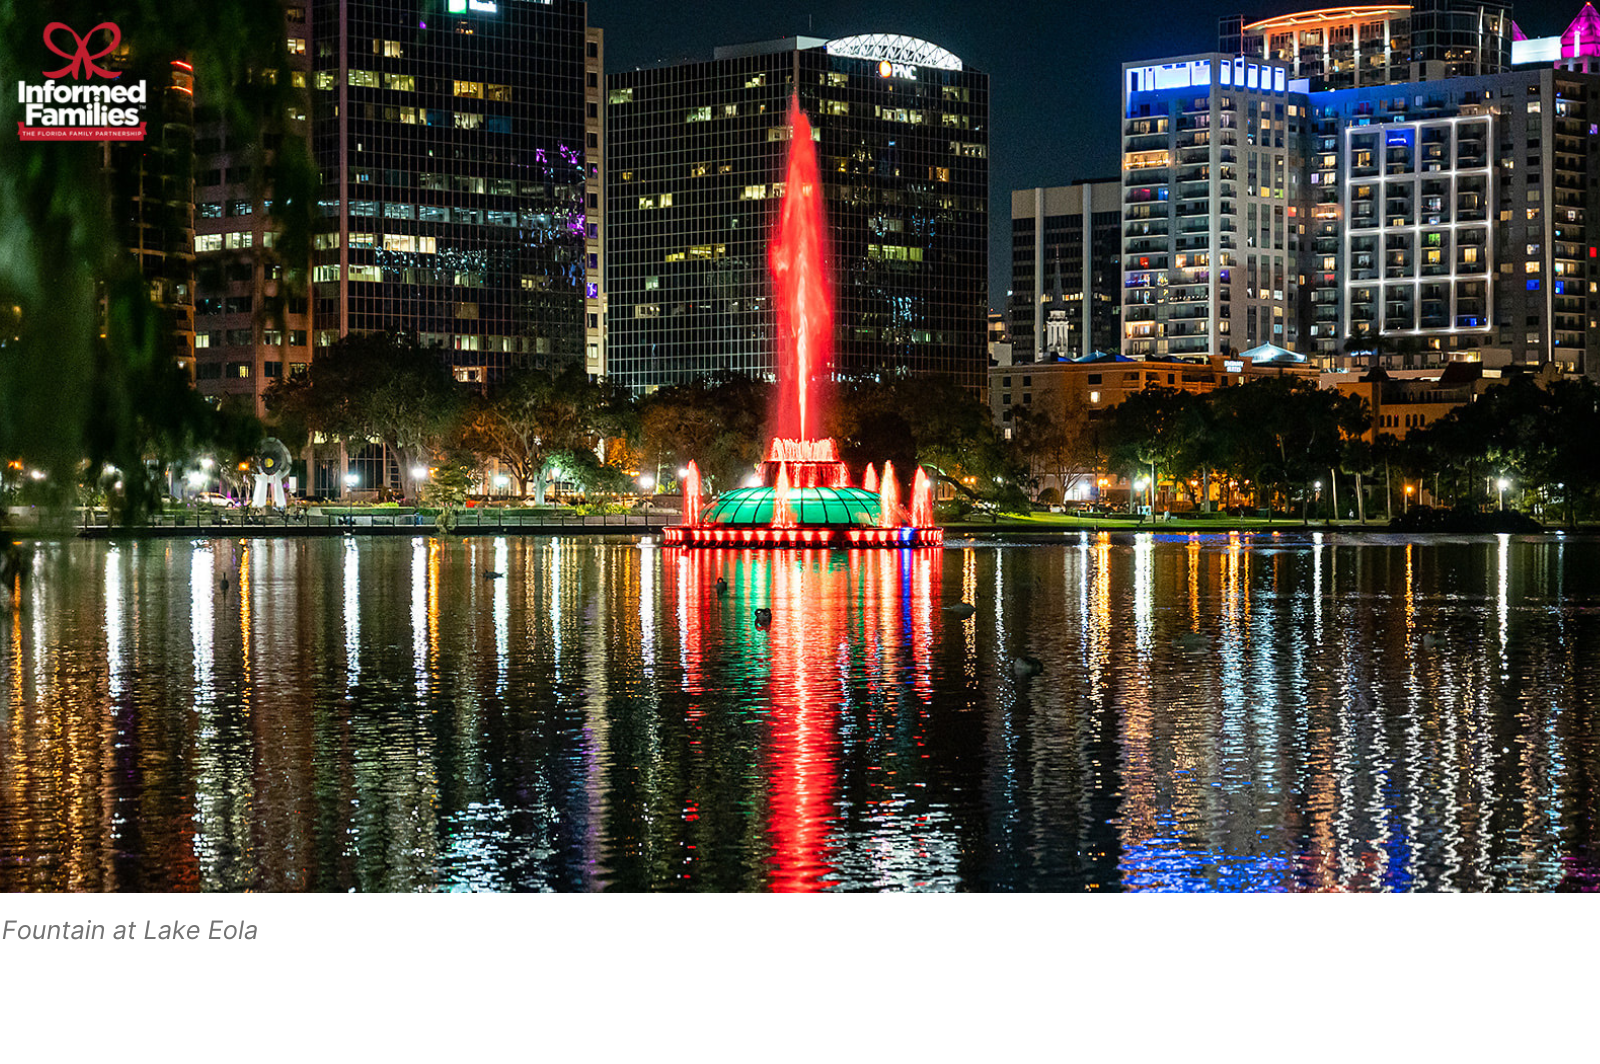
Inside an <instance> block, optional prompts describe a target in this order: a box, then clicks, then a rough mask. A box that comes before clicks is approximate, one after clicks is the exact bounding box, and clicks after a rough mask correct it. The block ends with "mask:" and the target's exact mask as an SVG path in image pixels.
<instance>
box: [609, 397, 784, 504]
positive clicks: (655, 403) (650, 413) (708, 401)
mask: <svg viewBox="0 0 1600 1064" xmlns="http://www.w3.org/2000/svg"><path fill="white" fill-rule="evenodd" d="M773 395H774V391H773V386H772V385H770V384H767V383H766V382H764V381H757V380H755V379H753V378H751V377H746V376H741V375H737V374H733V375H728V376H722V377H715V378H710V379H707V380H703V381H697V382H694V383H689V384H673V385H668V386H667V387H665V388H661V389H659V390H657V391H656V392H654V393H653V394H651V395H649V396H647V397H646V398H645V399H644V400H643V401H641V402H640V404H639V426H640V429H639V431H640V456H641V458H642V460H643V462H642V467H653V468H661V469H672V470H676V469H678V468H679V467H680V466H683V465H687V464H688V463H689V462H690V461H693V462H695V464H696V465H697V466H698V467H699V469H700V474H701V476H702V477H703V478H704V479H705V481H706V484H707V486H708V488H709V489H710V490H713V491H726V490H727V489H729V488H733V487H737V486H739V485H740V484H741V483H743V481H744V479H745V478H746V477H747V476H749V475H750V473H751V472H752V471H754V469H755V468H756V466H757V465H758V464H759V463H760V462H761V460H762V458H763V457H765V453H766V452H765V450H764V448H765V447H766V443H767V438H768V435H767V424H768V418H769V416H770V415H771V412H772V405H773Z"/></svg>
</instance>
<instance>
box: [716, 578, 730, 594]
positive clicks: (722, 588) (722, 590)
mask: <svg viewBox="0 0 1600 1064" xmlns="http://www.w3.org/2000/svg"><path fill="white" fill-rule="evenodd" d="M727 593H728V581H726V580H724V579H723V578H722V577H720V576H719V577H717V594H719V595H725V594H727Z"/></svg>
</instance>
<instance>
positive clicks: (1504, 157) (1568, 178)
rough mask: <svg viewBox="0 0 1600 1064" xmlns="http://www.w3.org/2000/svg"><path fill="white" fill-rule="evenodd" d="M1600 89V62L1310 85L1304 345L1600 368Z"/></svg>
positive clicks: (1400, 356)
mask: <svg viewBox="0 0 1600 1064" xmlns="http://www.w3.org/2000/svg"><path fill="white" fill-rule="evenodd" d="M1597 101H1600V76H1596V75H1589V74H1581V73H1573V72H1569V71H1565V70H1557V69H1554V68H1551V67H1545V68H1543V69H1530V70H1517V71H1511V72H1507V73H1503V74H1498V75H1494V76H1490V77H1481V78H1452V79H1449V80H1446V81H1437V82H1426V83H1420V84H1417V85H1415V86H1408V87H1407V91H1406V92H1405V93H1404V94H1403V95H1396V93H1395V92H1394V91H1393V90H1392V88H1391V89H1389V90H1384V89H1380V88H1372V89H1351V90H1346V91H1343V92H1328V93H1318V94H1315V95H1313V96H1312V97H1311V108H1312V136H1313V138H1314V141H1315V147H1314V150H1313V152H1312V155H1311V178H1310V181H1311V189H1312V193H1313V199H1314V201H1315V202H1314V204H1313V206H1312V208H1311V211H1312V222H1311V224H1312V226H1313V229H1312V234H1311V237H1312V249H1311V258H1312V262H1311V269H1310V282H1309V286H1310V288H1311V291H1312V296H1311V299H1312V303H1313V305H1314V312H1313V321H1312V322H1311V324H1310V327H1309V329H1308V330H1307V336H1306V340H1307V346H1306V348H1304V349H1303V350H1306V351H1307V352H1308V353H1315V354H1316V355H1317V356H1318V357H1319V361H1322V362H1323V363H1324V364H1327V365H1331V364H1333V363H1334V362H1336V361H1337V360H1338V359H1337V356H1338V355H1339V354H1340V353H1341V352H1342V351H1343V350H1344V349H1345V347H1346V346H1347V342H1348V340H1349V339H1350V338H1354V339H1355V340H1356V342H1357V345H1358V346H1359V345H1361V344H1362V343H1363V342H1365V341H1368V340H1371V339H1374V338H1379V337H1381V338H1383V340H1384V341H1385V343H1384V345H1382V346H1383V347H1384V348H1385V349H1386V350H1385V351H1384V352H1383V355H1382V357H1383V360H1384V361H1386V362H1388V363H1390V364H1393V365H1398V366H1401V367H1409V366H1412V365H1418V364H1420V365H1436V364H1438V363H1440V362H1442V361H1445V360H1448V359H1451V358H1455V359H1463V358H1464V359H1482V360H1484V361H1486V362H1489V363H1498V364H1506V363H1510V364H1542V363H1547V362H1556V363H1559V364H1561V365H1562V366H1563V367H1564V368H1565V369H1568V370H1574V371H1585V372H1590V373H1595V372H1600V366H1597V365H1595V364H1594V359H1593V358H1592V356H1591V354H1590V353H1591V352H1593V351H1595V350H1596V346H1595V345H1596V340H1597V337H1596V334H1595V329H1594V328H1593V325H1592V323H1593V321H1594V320H1595V319H1596V318H1597V317H1600V297H1597V296H1595V295H1594V294H1593V293H1591V291H1590V289H1591V282H1590V277H1591V274H1592V264H1591V259H1592V256H1593V247H1594V246H1595V244H1596V243H1600V233H1597V232H1596V230H1595V229H1594V228H1592V227H1591V226H1590V225H1589V220H1590V214H1591V210H1592V208H1593V206H1595V205H1594V204H1593V203H1592V200H1593V199H1594V196H1595V193H1594V187H1595V186H1594V182H1595V179H1596V178H1597V177H1600V157H1597V154H1596V153H1597V150H1600V145H1597V144H1596V143H1595V140H1594V137H1593V135H1592V134H1593V130H1594V122H1595V121H1596V119H1600V110H1597V108H1600V102H1597Z"/></svg>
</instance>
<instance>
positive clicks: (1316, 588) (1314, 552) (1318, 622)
mask: <svg viewBox="0 0 1600 1064" xmlns="http://www.w3.org/2000/svg"><path fill="white" fill-rule="evenodd" d="M1311 632H1312V635H1313V637H1314V640H1315V643H1316V645H1317V646H1321V645H1322V533H1321V532H1313V533H1311Z"/></svg>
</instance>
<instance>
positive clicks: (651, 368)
mask: <svg viewBox="0 0 1600 1064" xmlns="http://www.w3.org/2000/svg"><path fill="white" fill-rule="evenodd" d="M607 90H608V91H607V99H608V105H607V117H606V123H607V137H608V166H609V172H610V180H609V183H608V193H607V206H606V217H607V223H608V224H607V230H608V239H607V245H606V255H607V273H606V286H607V298H608V307H609V311H610V313H609V319H610V320H609V326H608V335H607V355H608V361H609V366H610V375H611V376H612V378H613V379H616V380H620V381H622V382H624V383H626V384H628V385H629V386H631V387H633V388H634V389H635V390H637V391H649V390H652V389H654V388H656V387H659V386H661V385H664V384H672V383H679V382H684V381H689V380H693V379H696V378H700V377H704V376H707V375H713V374H718V373H745V374H752V375H755V376H762V377H770V376H772V375H773V373H774V368H775V364H774V357H775V351H774V349H775V335H774V330H775V313H774V309H773V307H772V304H771V292H770V284H769V280H768V273H767V244H768V240H769V238H770V235H771V231H772V228H773V224H774V222H775V220H776V218H777V212H778V208H779V204H780V202H781V200H782V197H783V192H784V187H783V182H784V180H785V168H786V161H787V155H788V137H789V127H788V125H787V118H786V116H787V113H788V106H789V100H790V97H791V96H792V95H794V94H796V93H798V95H799V99H800V105H801V106H802V107H803V108H804V109H805V111H806V113H807V115H808V117H809V118H810V121H811V122H812V126H813V136H814V137H815V139H816V142H817V155H818V160H819V165H820V167H821V171H822V173H821V177H822V183H823V191H824V195H825V197H826V206H827V213H828V219H829V229H830V233H829V235H830V238H831V253H832V262H833V277H834V292H835V307H834V326H835V369H836V371H837V372H839V373H841V374H885V375H896V374H928V375H940V374H942V375H946V376H950V377H952V378H954V379H955V380H957V381H958V382H960V383H961V384H963V385H965V386H967V387H969V388H972V389H973V390H974V391H975V392H976V391H981V389H982V387H983V385H984V381H985V368H986V366H987V361H988V360H987V354H986V324H987V283H988V282H987V232H988V224H987V223H988V214H987V210H988V149H989V130H988V115H989V96H988V93H989V86H988V77H987V75H985V74H983V73H981V72H979V71H975V70H972V69H970V68H968V67H967V66H966V65H965V64H964V63H962V61H961V60H960V59H959V58H957V57H956V56H954V55H951V54H950V53H949V52H946V51H944V50H943V49H941V48H938V47H937V46H935V45H932V44H929V43H928V42H926V41H920V40H915V39H912V38H906V37H897V36H890V35H871V36H866V37H855V38H845V39H842V40H834V41H825V40H821V39H816V38H804V37H802V38H791V39H786V40H783V41H778V42H768V43H763V44H755V45H747V46H740V47H732V48H721V49H718V50H717V51H716V53H715V56H714V58H713V59H712V60H711V61H709V62H701V63H690V64H683V65H679V66H673V67H664V68H656V69H648V70H634V71H628V72H625V73H617V74H612V75H610V76H609V77H608V79H607Z"/></svg>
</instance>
